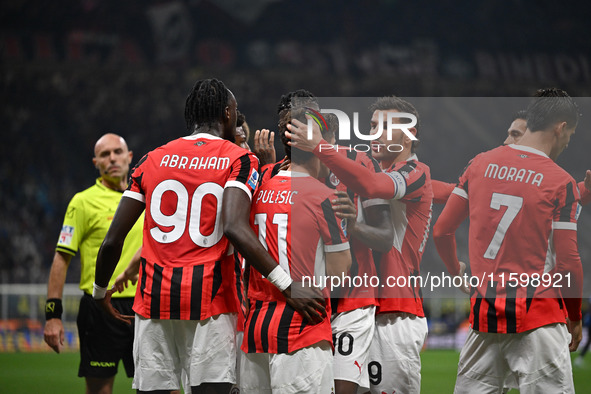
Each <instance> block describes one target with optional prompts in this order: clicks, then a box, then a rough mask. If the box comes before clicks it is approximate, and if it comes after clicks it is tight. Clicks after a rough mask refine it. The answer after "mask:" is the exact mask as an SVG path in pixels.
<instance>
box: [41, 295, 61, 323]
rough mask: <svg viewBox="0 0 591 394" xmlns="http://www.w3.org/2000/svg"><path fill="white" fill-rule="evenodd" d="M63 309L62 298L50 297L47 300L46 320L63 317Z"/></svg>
mask: <svg viewBox="0 0 591 394" xmlns="http://www.w3.org/2000/svg"><path fill="white" fill-rule="evenodd" d="M63 311H64V308H63V307H62V300H60V299H59V298H50V299H48V300H47V301H45V320H49V319H61V318H62V312H63Z"/></svg>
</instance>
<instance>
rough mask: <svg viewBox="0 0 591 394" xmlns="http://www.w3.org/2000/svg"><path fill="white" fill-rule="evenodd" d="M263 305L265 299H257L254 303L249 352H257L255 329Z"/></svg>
mask: <svg viewBox="0 0 591 394" xmlns="http://www.w3.org/2000/svg"><path fill="white" fill-rule="evenodd" d="M262 307H263V301H255V303H254V311H253V312H252V317H251V318H250V325H249V326H248V352H249V353H256V352H257V345H256V341H255V339H254V330H255V328H256V325H257V320H258V318H259V312H260V311H261V308H262Z"/></svg>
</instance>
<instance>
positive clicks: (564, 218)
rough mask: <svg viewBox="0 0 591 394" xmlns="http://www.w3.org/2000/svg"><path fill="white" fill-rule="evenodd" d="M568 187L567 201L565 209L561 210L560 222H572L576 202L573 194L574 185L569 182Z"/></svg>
mask: <svg viewBox="0 0 591 394" xmlns="http://www.w3.org/2000/svg"><path fill="white" fill-rule="evenodd" d="M565 187H566V201H565V204H564V207H563V208H562V209H561V210H560V221H561V222H570V220H571V214H572V213H573V203H574V202H575V194H574V193H573V187H574V185H573V183H572V182H569V183H568V185H566V186H565Z"/></svg>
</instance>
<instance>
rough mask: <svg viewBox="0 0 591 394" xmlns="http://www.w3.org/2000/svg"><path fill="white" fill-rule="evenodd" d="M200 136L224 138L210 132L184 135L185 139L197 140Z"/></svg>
mask: <svg viewBox="0 0 591 394" xmlns="http://www.w3.org/2000/svg"><path fill="white" fill-rule="evenodd" d="M199 138H205V139H208V140H221V139H222V138H220V137H218V136H215V135H213V134H209V133H197V134H194V135H188V136H186V137H183V139H185V140H196V139H199Z"/></svg>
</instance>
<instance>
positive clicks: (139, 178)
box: [127, 172, 145, 195]
mask: <svg viewBox="0 0 591 394" xmlns="http://www.w3.org/2000/svg"><path fill="white" fill-rule="evenodd" d="M143 177H144V173H143V172H142V173H141V174H139V175H138V176H136V177H135V178H134V179H135V183H137V185H138V187H139V188H140V193H141V194H144V195H145V193H144V189H142V178H143ZM131 178H132V177H131V176H130V177H129V182H128V183H127V190H131V183H132V182H131Z"/></svg>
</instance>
